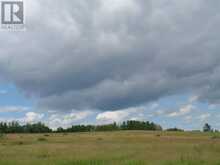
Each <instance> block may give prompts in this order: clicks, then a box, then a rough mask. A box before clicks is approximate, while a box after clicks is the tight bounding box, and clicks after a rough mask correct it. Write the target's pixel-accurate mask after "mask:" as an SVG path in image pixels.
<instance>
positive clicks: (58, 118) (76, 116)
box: [48, 111, 93, 129]
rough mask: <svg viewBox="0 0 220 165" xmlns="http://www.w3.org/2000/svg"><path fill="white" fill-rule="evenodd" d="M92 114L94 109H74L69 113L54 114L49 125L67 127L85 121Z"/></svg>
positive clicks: (54, 127) (49, 120)
mask: <svg viewBox="0 0 220 165" xmlns="http://www.w3.org/2000/svg"><path fill="white" fill-rule="evenodd" d="M92 114H93V112H92V111H80V112H79V111H72V112H71V113H69V114H52V115H51V116H50V117H49V119H48V125H49V126H50V127H51V128H53V129H56V128H58V127H63V128H67V127H70V126H71V125H73V124H75V123H76V122H82V120H84V121H85V120H86V118H88V117H89V116H90V115H92Z"/></svg>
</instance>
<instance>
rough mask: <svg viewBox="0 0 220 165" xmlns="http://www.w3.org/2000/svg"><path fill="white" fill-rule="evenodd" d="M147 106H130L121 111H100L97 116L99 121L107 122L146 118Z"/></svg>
mask: <svg viewBox="0 0 220 165" xmlns="http://www.w3.org/2000/svg"><path fill="white" fill-rule="evenodd" d="M145 109H146V107H136V108H129V109H124V110H120V111H107V112H102V113H99V114H98V115H97V116H96V120H97V123H101V124H106V123H113V122H122V121H125V120H140V119H144V114H143V112H144V111H145Z"/></svg>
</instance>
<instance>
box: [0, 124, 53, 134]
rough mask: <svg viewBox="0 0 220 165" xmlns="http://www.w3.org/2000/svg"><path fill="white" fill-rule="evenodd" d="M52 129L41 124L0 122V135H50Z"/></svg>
mask: <svg viewBox="0 0 220 165" xmlns="http://www.w3.org/2000/svg"><path fill="white" fill-rule="evenodd" d="M50 132H52V129H50V128H49V127H47V126H46V125H44V124H43V123H40V122H39V123H36V124H25V125H20V124H19V123H18V122H9V123H5V122H1V123H0V133H50Z"/></svg>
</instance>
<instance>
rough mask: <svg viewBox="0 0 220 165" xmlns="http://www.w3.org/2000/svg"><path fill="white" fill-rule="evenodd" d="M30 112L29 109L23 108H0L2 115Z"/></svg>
mask: <svg viewBox="0 0 220 165" xmlns="http://www.w3.org/2000/svg"><path fill="white" fill-rule="evenodd" d="M28 110H30V108H29V107H22V106H0V113H1V112H2V113H7V112H25V111H28Z"/></svg>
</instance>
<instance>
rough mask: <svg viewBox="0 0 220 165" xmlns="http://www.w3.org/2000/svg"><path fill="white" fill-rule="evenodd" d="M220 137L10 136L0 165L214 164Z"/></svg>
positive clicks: (0, 145)
mask: <svg viewBox="0 0 220 165" xmlns="http://www.w3.org/2000/svg"><path fill="white" fill-rule="evenodd" d="M219 137H220V135H219V134H204V133H192V132H185V133H184V132H183V133H182V132H180V133H176V132H148V131H121V132H120V131H119V132H97V133H73V134H10V135H5V136H3V137H1V138H0V165H35V164H36V165H37V164H41V165H145V164H146V165H160V164H161V165H179V164H180V165H197V164H198V165H203V164H204V165H206V164H207V165H220V138H219Z"/></svg>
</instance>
